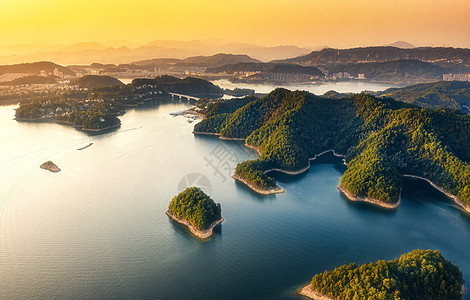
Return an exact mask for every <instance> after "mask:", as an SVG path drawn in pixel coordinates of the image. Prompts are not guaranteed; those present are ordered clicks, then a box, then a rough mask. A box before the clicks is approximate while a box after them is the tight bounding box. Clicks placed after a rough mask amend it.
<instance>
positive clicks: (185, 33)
mask: <svg viewBox="0 0 470 300" xmlns="http://www.w3.org/2000/svg"><path fill="white" fill-rule="evenodd" d="M469 11H470V2H467V1H459V0H449V1H446V2H442V1H440V0H428V1H425V0H416V1H403V0H398V1H396V0H395V1H391V0H385V1H372V0H360V1H354V2H351V1H346V0H334V1H324V0H321V1H307V0H297V1H291V2H287V1H282V0H271V1H264V0H263V1H256V2H255V1H246V0H242V1H238V2H216V1H211V0H204V1H197V2H193V1H187V0H176V1H172V2H171V3H170V2H162V1H150V0H137V1H132V2H129V1H123V0H113V1H111V0H104V1H100V2H99V3H98V2H96V1H91V0H84V1H77V0H71V1H67V2H63V1H59V0H43V1H37V2H34V3H31V1H27V0H18V1H14V2H8V3H2V10H1V11H0V25H1V26H0V34H1V36H2V42H1V44H2V46H5V45H18V44H27V43H34V42H41V43H45V44H65V45H69V44H75V43H82V42H89V41H91V42H94V41H96V42H98V43H108V42H109V41H111V42H113V41H116V40H117V41H128V42H129V43H130V44H132V45H145V44H147V43H151V42H152V41H156V40H170V41H171V40H175V41H193V40H206V39H212V40H217V39H223V40H229V41H235V42H239V43H249V44H255V45H260V46H277V45H297V46H299V47H307V48H318V47H322V46H329V47H333V48H351V47H362V46H369V45H386V44H389V43H393V42H395V41H406V42H409V43H411V44H413V45H415V46H451V47H464V48H469V47H470V39H468V36H470V22H469V20H468V17H467V15H468V12H469Z"/></svg>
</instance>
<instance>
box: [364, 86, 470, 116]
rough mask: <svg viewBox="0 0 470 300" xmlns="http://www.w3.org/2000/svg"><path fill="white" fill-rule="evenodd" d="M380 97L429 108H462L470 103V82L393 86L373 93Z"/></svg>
mask: <svg viewBox="0 0 470 300" xmlns="http://www.w3.org/2000/svg"><path fill="white" fill-rule="evenodd" d="M373 94H374V95H376V96H379V97H391V98H393V99H395V100H398V101H402V102H406V103H411V104H416V105H419V106H422V107H427V108H436V107H443V108H451V109H457V110H460V109H462V108H464V107H465V106H467V107H468V106H469V105H470V82H465V81H439V82H433V83H422V84H415V85H410V86H407V87H404V88H391V89H387V90H385V91H381V92H375V93H373ZM467 111H468V109H467Z"/></svg>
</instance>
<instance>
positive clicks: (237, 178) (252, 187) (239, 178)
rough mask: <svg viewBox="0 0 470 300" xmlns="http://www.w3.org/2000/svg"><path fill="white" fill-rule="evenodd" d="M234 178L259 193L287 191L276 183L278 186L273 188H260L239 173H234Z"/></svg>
mask: <svg viewBox="0 0 470 300" xmlns="http://www.w3.org/2000/svg"><path fill="white" fill-rule="evenodd" d="M232 178H233V179H235V180H238V181H240V182H242V183H244V184H245V185H246V186H248V187H249V188H250V189H252V190H253V191H255V192H257V193H258V194H263V195H270V194H283V193H285V192H286V190H284V189H283V188H282V187H280V186H278V185H276V187H275V188H273V189H268V190H264V189H260V188H258V187H256V186H254V185H252V184H251V183H249V182H248V181H246V180H245V179H243V178H241V177H240V176H238V175H235V174H234V175H232Z"/></svg>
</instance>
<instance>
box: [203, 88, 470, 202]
mask: <svg viewBox="0 0 470 300" xmlns="http://www.w3.org/2000/svg"><path fill="white" fill-rule="evenodd" d="M219 106H220V105H219ZM234 107H235V106H234ZM209 112H210V115H209V117H208V118H206V119H205V120H203V121H202V122H200V123H198V124H196V125H195V127H194V131H195V132H213V133H219V134H221V136H223V137H229V138H246V143H247V144H248V145H250V146H252V147H255V148H257V149H258V150H259V152H260V156H261V157H260V159H257V160H253V161H246V162H243V163H240V164H238V165H237V167H236V170H235V174H236V175H238V176H239V177H241V178H243V179H245V180H246V181H248V182H249V183H250V184H251V185H254V186H256V187H258V188H261V189H269V188H272V187H274V186H275V181H274V180H273V178H271V177H269V176H267V175H266V174H265V171H266V170H268V169H271V168H281V169H285V170H298V169H300V168H303V167H306V166H308V164H309V158H310V157H313V156H314V155H315V154H318V153H321V152H323V151H326V150H329V149H333V150H335V151H336V152H337V153H342V154H345V155H346V161H347V163H348V167H347V170H346V171H345V173H344V175H343V177H342V178H341V185H342V186H343V187H344V188H346V189H347V190H348V191H349V192H351V193H352V194H354V195H356V196H363V197H368V198H372V199H376V200H379V201H383V202H387V203H395V202H396V201H397V200H398V198H399V194H400V189H401V182H402V175H403V174H410V175H416V176H421V177H425V178H428V179H430V180H431V181H433V182H434V183H436V184H437V185H439V186H441V187H443V188H444V189H445V190H447V191H449V192H450V193H452V194H453V195H456V196H458V197H459V198H460V199H461V200H462V201H464V202H465V203H467V204H470V165H469V163H468V162H469V161H470V118H469V117H468V116H465V115H459V114H454V113H452V112H448V111H442V110H429V109H425V108H419V107H416V106H414V105H410V104H407V103H403V102H398V101H395V100H393V99H389V98H375V97H374V96H371V95H367V94H356V95H352V96H350V97H347V98H343V99H335V98H333V99H328V98H323V97H318V96H315V95H313V94H310V93H307V92H301V91H294V92H292V91H289V90H285V89H280V88H279V89H276V90H274V91H273V92H271V93H270V94H268V95H266V96H265V97H263V98H261V99H255V100H252V101H250V102H249V103H248V104H246V105H244V106H243V107H240V108H238V109H237V110H236V111H234V112H230V110H220V113H217V111H214V110H210V111H208V113H209Z"/></svg>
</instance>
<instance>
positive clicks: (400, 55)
mask: <svg viewBox="0 0 470 300" xmlns="http://www.w3.org/2000/svg"><path fill="white" fill-rule="evenodd" d="M400 59H416V60H422V61H440V60H446V61H455V62H463V63H469V62H470V49H464V48H451V47H419V48H412V49H402V48H397V47H391V46H379V47H361V48H351V49H333V48H325V49H322V50H320V51H313V52H311V53H310V54H307V55H304V56H299V57H295V58H291V59H286V60H282V61H278V62H284V63H299V64H302V65H330V64H339V63H343V64H344V63H355V62H385V61H392V60H400Z"/></svg>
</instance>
